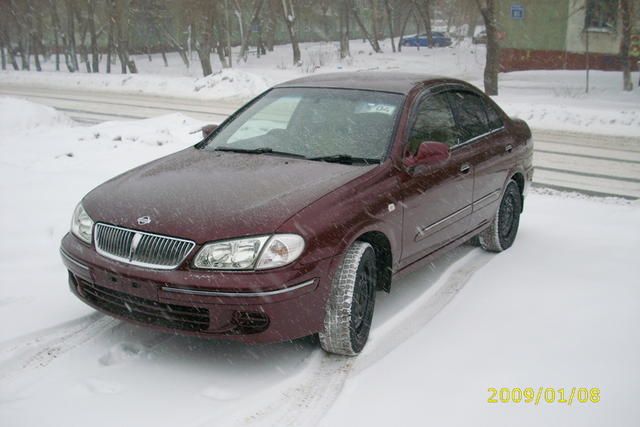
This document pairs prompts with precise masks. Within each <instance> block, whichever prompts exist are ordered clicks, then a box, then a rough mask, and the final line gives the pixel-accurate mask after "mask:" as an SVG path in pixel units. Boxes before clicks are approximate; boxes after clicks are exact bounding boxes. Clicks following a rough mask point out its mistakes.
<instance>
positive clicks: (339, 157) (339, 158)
mask: <svg viewBox="0 0 640 427" xmlns="http://www.w3.org/2000/svg"><path fill="white" fill-rule="evenodd" d="M308 160H316V161H320V162H330V163H343V164H345V165H352V164H354V163H364V164H366V165H369V164H377V163H380V159H367V158H364V157H353V156H350V155H349V154H333V155H331V156H320V157H309V158H308Z"/></svg>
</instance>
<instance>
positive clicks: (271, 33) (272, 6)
mask: <svg viewBox="0 0 640 427" xmlns="http://www.w3.org/2000/svg"><path fill="white" fill-rule="evenodd" d="M268 6H269V7H268V9H269V11H268V14H267V35H266V39H267V40H266V45H267V50H268V51H269V52H273V45H274V44H275V43H276V40H275V39H276V29H277V25H278V18H277V15H278V8H279V7H280V6H279V1H278V0H269V1H268Z"/></svg>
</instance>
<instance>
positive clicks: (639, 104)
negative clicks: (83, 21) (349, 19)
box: [0, 39, 640, 136]
mask: <svg viewBox="0 0 640 427" xmlns="http://www.w3.org/2000/svg"><path fill="white" fill-rule="evenodd" d="M382 49H383V51H384V53H381V54H375V53H373V52H372V50H371V48H370V46H369V44H368V43H363V42H362V40H352V41H351V54H352V56H351V57H349V58H347V59H344V60H340V58H339V54H338V46H337V44H336V43H303V44H301V51H302V64H301V65H300V66H294V65H292V61H291V47H290V46H289V45H280V46H275V50H274V52H269V53H268V54H267V55H266V56H262V57H261V58H257V57H256V55H255V52H252V53H251V54H250V55H249V58H248V60H247V62H244V61H240V62H237V61H235V62H234V64H233V68H232V69H227V70H223V69H222V68H221V66H220V63H219V62H218V59H217V57H216V56H215V55H212V63H213V66H214V70H215V72H214V74H213V75H211V76H208V77H205V78H202V77H201V70H200V67H199V65H198V61H197V57H195V56H194V59H196V61H194V62H193V63H192V65H191V68H189V69H187V68H186V67H185V66H184V65H183V63H182V61H181V60H180V58H179V56H178V55H177V54H175V53H173V54H169V55H168V58H169V67H165V66H164V64H163V62H162V59H161V56H160V55H159V54H156V55H152V61H149V59H148V57H147V55H137V56H135V60H136V64H137V66H138V69H139V71H140V74H136V75H131V74H127V75H122V74H118V70H119V68H118V66H116V67H114V72H115V74H110V75H108V74H87V73H73V74H71V73H68V72H66V71H62V72H55V71H53V70H55V66H54V64H53V61H52V60H50V61H48V62H45V63H44V66H43V67H44V70H45V72H41V73H38V72H23V71H19V72H15V71H5V72H0V85H29V86H32V87H47V88H60V89H73V88H76V89H78V88H82V90H97V91H108V92H119V93H128V94H129V93H145V94H154V95H160V96H173V97H178V98H196V99H202V100H211V101H214V100H219V99H229V98H233V99H238V98H240V99H248V98H251V97H253V96H255V95H257V94H259V93H261V92H262V91H264V90H266V89H267V88H268V87H270V86H272V85H273V84H276V83H280V82H283V81H286V80H290V79H294V78H297V77H303V76H307V75H309V74H311V73H327V72H340V71H363V70H379V71H389V72H393V71H409V72H419V73H426V74H435V75H444V76H448V77H455V78H459V79H463V80H467V81H470V82H471V83H473V84H475V85H477V86H479V87H482V74H483V69H484V62H485V47H484V45H472V44H471V43H470V40H468V39H467V40H465V41H463V42H461V43H459V44H457V45H455V46H452V47H449V48H434V49H427V48H421V49H419V50H418V49H416V48H407V47H405V48H403V50H402V52H401V53H392V52H391V46H390V41H389V40H384V41H383V42H382ZM235 55H236V56H237V52H236V53H235ZM63 68H64V67H63ZM105 68H106V67H105V58H104V57H103V61H102V63H101V68H100V69H101V70H102V71H103V72H104V70H105ZM632 79H633V81H634V82H637V81H638V73H633V76H632ZM590 81H591V83H590V91H589V93H588V94H585V73H584V71H548V70H545V71H526V72H513V73H503V74H501V75H500V95H499V96H498V97H497V98H496V101H497V102H498V103H499V104H500V105H501V106H502V107H503V108H504V109H505V111H507V113H509V114H510V115H513V116H517V117H521V118H524V119H525V120H527V121H528V122H529V124H530V125H531V126H532V127H534V128H541V129H557V130H564V131H578V132H590V133H599V134H605V135H608V134H611V135H623V136H640V90H638V89H636V90H635V91H633V92H630V93H628V92H623V91H622V90H621V87H622V76H621V74H620V73H618V72H602V71H592V72H591V76H590Z"/></svg>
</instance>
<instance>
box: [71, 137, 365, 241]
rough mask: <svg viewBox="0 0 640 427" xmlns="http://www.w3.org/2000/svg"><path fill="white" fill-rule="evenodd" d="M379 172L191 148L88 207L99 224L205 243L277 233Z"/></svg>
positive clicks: (134, 173) (107, 189)
mask: <svg viewBox="0 0 640 427" xmlns="http://www.w3.org/2000/svg"><path fill="white" fill-rule="evenodd" d="M374 167H375V166H349V165H342V164H335V163H325V162H314V161H309V160H304V159H292V158H286V157H279V156H273V155H265V154H263V155H255V154H241V153H228V152H227V153H222V152H212V151H205V150H198V149H195V148H189V149H186V150H183V151H180V152H178V153H175V154H172V155H170V156H167V157H164V158H161V159H159V160H156V161H154V162H151V163H148V164H145V165H142V166H140V167H137V168H135V169H132V170H130V171H129V172H126V173H124V174H122V175H120V176H117V177H116V178H113V179H111V180H110V181H107V182H106V183H104V184H102V185H100V186H99V187H97V188H96V189H94V190H93V191H91V192H90V193H89V194H88V195H87V196H86V197H85V198H84V200H83V206H84V208H85V209H86V211H87V213H88V214H89V216H91V218H92V219H93V220H94V221H95V222H106V223H110V224H115V225H119V226H121V227H127V228H133V229H138V230H142V231H147V232H151V233H159V234H165V235H171V236H176V237H182V238H185V239H190V240H194V241H195V242H197V243H203V242H206V241H211V240H218V239H226V238H231V237H237V236H245V235H258V234H268V233H272V232H274V231H276V230H277V228H278V227H279V226H280V225H281V224H282V223H283V222H284V221H285V220H287V219H288V218H290V217H291V216H292V215H294V214H295V213H297V212H298V211H300V210H301V209H303V208H305V207H306V206H308V205H309V204H311V203H312V202H314V201H315V200H317V199H319V198H320V197H322V196H324V195H325V194H327V193H329V192H331V191H332V190H334V189H336V188H338V187H340V186H342V185H344V184H345V183H347V182H349V181H351V180H353V179H355V178H356V177H358V176H360V175H362V174H364V173H366V172H367V171H369V170H371V169H372V168H374ZM142 216H149V217H150V218H151V222H150V223H149V224H146V225H139V224H138V218H140V217H142Z"/></svg>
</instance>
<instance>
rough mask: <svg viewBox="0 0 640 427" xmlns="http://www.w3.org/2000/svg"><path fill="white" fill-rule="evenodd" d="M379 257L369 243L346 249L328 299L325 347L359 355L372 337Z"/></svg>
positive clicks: (325, 319)
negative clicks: (370, 333)
mask: <svg viewBox="0 0 640 427" xmlns="http://www.w3.org/2000/svg"><path fill="white" fill-rule="evenodd" d="M376 274H377V272H376V257H375V251H374V249H373V247H372V246H371V245H370V244H369V243H365V242H355V243H354V244H353V245H351V247H349V249H347V251H346V252H345V255H344V258H343V260H342V263H341V264H340V266H338V269H337V271H336V274H335V276H334V277H333V282H332V285H331V294H330V295H329V300H328V301H327V307H326V313H325V318H324V329H323V331H322V332H321V333H320V334H319V335H320V345H321V346H322V348H323V349H324V350H325V351H327V352H329V353H335V354H341V355H345V356H355V355H357V354H358V353H360V351H362V349H363V347H364V345H365V344H366V342H367V338H368V337H369V330H370V329H371V319H372V318H373V308H374V305H375V297H376V277H377V276H376Z"/></svg>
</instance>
